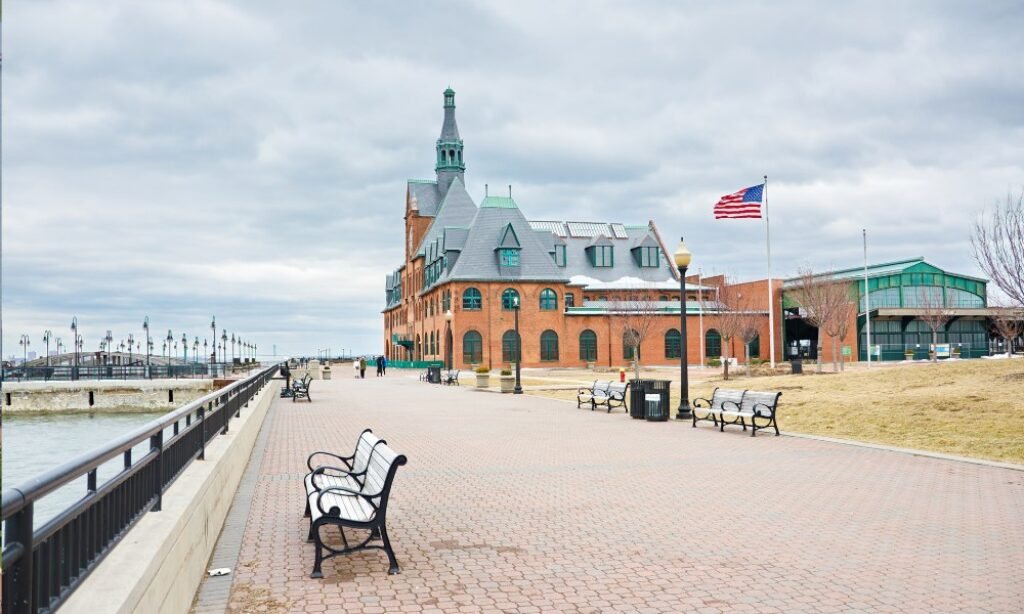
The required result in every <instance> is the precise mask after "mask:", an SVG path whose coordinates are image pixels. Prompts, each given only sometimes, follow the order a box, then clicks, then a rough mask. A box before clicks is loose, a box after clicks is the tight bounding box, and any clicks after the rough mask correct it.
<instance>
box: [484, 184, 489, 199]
mask: <svg viewBox="0 0 1024 614" xmlns="http://www.w3.org/2000/svg"><path fill="white" fill-rule="evenodd" d="M487 191H488V190H487V184H486V183H485V184H484V198H487V196H488V193H487Z"/></svg>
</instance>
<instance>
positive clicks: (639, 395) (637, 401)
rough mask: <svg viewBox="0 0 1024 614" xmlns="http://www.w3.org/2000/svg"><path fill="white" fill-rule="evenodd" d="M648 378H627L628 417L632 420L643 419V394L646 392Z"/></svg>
mask: <svg viewBox="0 0 1024 614" xmlns="http://www.w3.org/2000/svg"><path fill="white" fill-rule="evenodd" d="M649 383H650V380H645V379H631V380H629V417H630V418H633V419H634V420H643V419H644V415H645V414H646V411H647V410H646V409H645V408H644V395H645V394H647V385H648V384H649Z"/></svg>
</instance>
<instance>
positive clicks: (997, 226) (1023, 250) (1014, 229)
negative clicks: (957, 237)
mask: <svg viewBox="0 0 1024 614" xmlns="http://www.w3.org/2000/svg"><path fill="white" fill-rule="evenodd" d="M971 250H972V251H973V252H974V259H975V260H977V261H978V266H980V267H981V270H983V271H985V274H986V275H988V276H989V278H990V279H991V280H992V281H993V282H994V283H995V284H996V286H997V287H998V288H999V289H1000V290H1002V291H1003V292H1004V293H1005V294H1006V296H1008V297H1009V298H1010V300H1012V301H1013V302H1014V303H1015V304H1016V306H1017V307H1024V190H1022V191H1021V195H1020V196H1018V197H1017V200H1016V202H1014V200H1013V195H1012V194H1007V195H1006V203H1005V204H1002V205H1000V204H998V203H997V204H996V205H995V207H994V209H993V211H992V213H991V215H986V214H985V213H982V214H981V216H979V217H978V219H977V221H975V223H974V232H973V234H972V235H971Z"/></svg>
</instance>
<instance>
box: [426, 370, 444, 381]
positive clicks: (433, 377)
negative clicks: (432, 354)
mask: <svg viewBox="0 0 1024 614" xmlns="http://www.w3.org/2000/svg"><path fill="white" fill-rule="evenodd" d="M427 381H429V382H430V383H431V384H440V383H441V367H427Z"/></svg>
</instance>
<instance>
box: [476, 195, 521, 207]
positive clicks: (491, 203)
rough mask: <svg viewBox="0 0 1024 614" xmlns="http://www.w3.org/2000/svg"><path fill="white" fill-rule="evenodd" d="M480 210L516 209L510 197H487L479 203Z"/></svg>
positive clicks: (514, 202)
mask: <svg viewBox="0 0 1024 614" xmlns="http://www.w3.org/2000/svg"><path fill="white" fill-rule="evenodd" d="M480 208H481V209H518V208H519V207H517V206H516V201H514V200H512V197H511V196H488V197H486V198H484V202H482V203H480Z"/></svg>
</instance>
